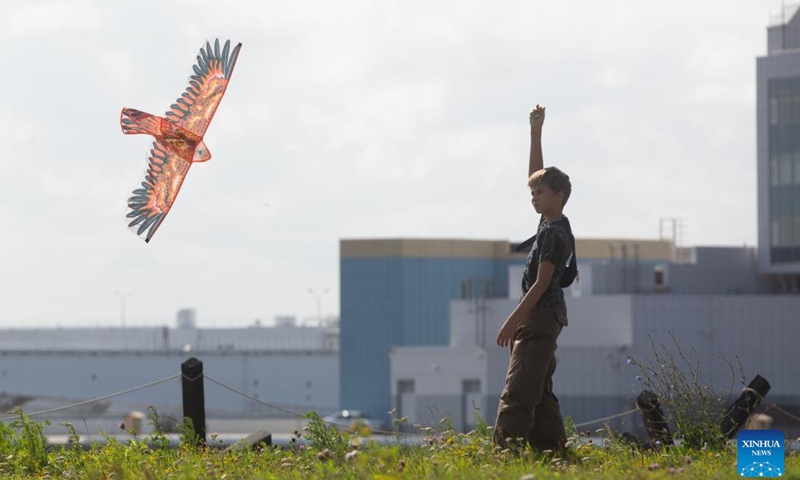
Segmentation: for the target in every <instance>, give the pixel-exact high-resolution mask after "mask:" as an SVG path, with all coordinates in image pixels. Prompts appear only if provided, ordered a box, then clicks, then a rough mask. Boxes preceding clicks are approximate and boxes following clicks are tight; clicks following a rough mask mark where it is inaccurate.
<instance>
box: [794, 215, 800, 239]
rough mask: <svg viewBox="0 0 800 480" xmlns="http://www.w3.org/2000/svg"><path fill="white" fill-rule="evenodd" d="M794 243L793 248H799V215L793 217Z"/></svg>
mask: <svg viewBox="0 0 800 480" xmlns="http://www.w3.org/2000/svg"><path fill="white" fill-rule="evenodd" d="M793 233H794V242H793V243H792V245H793V246H795V247H796V246H800V215H795V216H794V232H793Z"/></svg>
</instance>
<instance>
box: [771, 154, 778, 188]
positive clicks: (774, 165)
mask: <svg viewBox="0 0 800 480" xmlns="http://www.w3.org/2000/svg"><path fill="white" fill-rule="evenodd" d="M769 180H770V181H769V183H770V185H773V186H775V185H777V184H778V158H777V157H773V158H772V160H770V161H769Z"/></svg>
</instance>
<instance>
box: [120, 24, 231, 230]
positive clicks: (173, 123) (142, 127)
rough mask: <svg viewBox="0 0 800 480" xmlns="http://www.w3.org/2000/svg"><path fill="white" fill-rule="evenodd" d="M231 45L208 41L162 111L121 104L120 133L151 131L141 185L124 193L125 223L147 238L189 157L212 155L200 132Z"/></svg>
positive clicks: (224, 76)
mask: <svg viewBox="0 0 800 480" xmlns="http://www.w3.org/2000/svg"><path fill="white" fill-rule="evenodd" d="M230 46H231V42H230V40H226V41H225V46H224V47H223V48H222V50H220V45H219V39H217V40H215V41H214V46H213V48H212V46H211V43H209V42H206V44H205V46H204V47H203V48H201V49H200V55H198V56H197V63H195V65H194V66H193V67H192V68H193V70H194V75H192V76H191V77H190V78H189V86H188V87H186V91H185V92H184V93H183V94H181V96H180V97H179V98H178V100H177V101H176V102H175V103H173V104H172V106H171V107H170V109H169V110H168V111H167V113H166V115H165V116H164V117H159V116H156V115H151V114H149V113H145V112H141V111H139V110H134V109H132V108H123V109H122V114H121V116H120V125H121V127H122V133H125V134H126V135H137V134H144V135H152V136H153V137H155V141H154V142H153V148H152V149H151V150H150V155H149V157H148V168H147V173H146V174H145V178H144V181H143V182H142V184H141V188H137V189H136V190H134V191H133V196H131V197H130V198H129V199H128V208H129V212H128V214H127V218H129V219H131V220H130V223H129V224H128V227H129V228H130V229H131V230H132V231H134V232H135V233H136V234H137V235H139V236H140V237H142V238H144V241H145V242H150V239H151V238H153V235H155V233H156V230H158V227H159V226H161V223H162V222H163V221H164V218H165V217H166V216H167V213H169V210H170V208H172V204H173V203H174V202H175V198H176V197H177V196H178V191H179V190H180V189H181V185H182V184H183V180H184V179H185V178H186V174H187V173H188V172H189V167H191V165H192V163H195V162H205V161H208V160H210V159H211V152H209V150H208V147H207V146H206V144H205V142H203V136H204V135H205V133H206V130H207V129H208V125H209V124H210V123H211V119H212V118H214V113H215V112H216V111H217V107H218V106H219V102H220V101H221V100H222V97H223V96H224V95H225V90H226V89H227V88H228V82H230V78H231V75H232V74H233V67H234V66H236V60H237V58H238V57H239V50H240V49H241V48H242V44H241V43H239V44H238V45H236V46H235V47H234V48H233V49H231V48H230Z"/></svg>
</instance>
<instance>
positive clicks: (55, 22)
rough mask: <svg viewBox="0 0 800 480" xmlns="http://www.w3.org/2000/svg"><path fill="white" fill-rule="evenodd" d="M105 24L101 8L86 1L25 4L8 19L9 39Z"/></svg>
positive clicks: (6, 31) (89, 28)
mask: <svg viewBox="0 0 800 480" xmlns="http://www.w3.org/2000/svg"><path fill="white" fill-rule="evenodd" d="M102 22H103V15H102V14H101V8H99V7H97V6H93V5H92V4H91V3H90V2H88V1H86V0H75V1H66V0H60V1H54V2H24V4H23V6H21V7H19V8H18V9H16V10H13V11H12V12H10V14H9V15H8V16H7V17H6V28H5V34H6V37H10V38H13V37H19V36H32V35H42V34H55V33H62V34H63V33H81V32H89V31H93V30H97V29H98V28H99V27H100V25H101V23H102Z"/></svg>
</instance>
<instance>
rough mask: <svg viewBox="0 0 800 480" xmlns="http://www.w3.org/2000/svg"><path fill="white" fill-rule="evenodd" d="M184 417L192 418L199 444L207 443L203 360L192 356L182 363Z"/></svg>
mask: <svg viewBox="0 0 800 480" xmlns="http://www.w3.org/2000/svg"><path fill="white" fill-rule="evenodd" d="M181 374H182V381H181V384H182V386H183V418H184V419H186V418H190V419H192V426H193V427H194V433H195V435H196V436H197V445H198V446H202V445H205V444H206V397H205V390H204V388H203V362H201V361H200V360H198V359H196V358H194V357H191V358H189V359H188V360H186V361H185V362H183V363H182V364H181Z"/></svg>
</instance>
